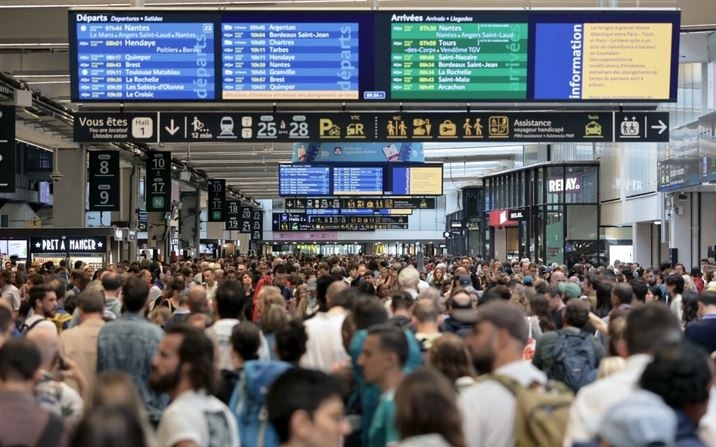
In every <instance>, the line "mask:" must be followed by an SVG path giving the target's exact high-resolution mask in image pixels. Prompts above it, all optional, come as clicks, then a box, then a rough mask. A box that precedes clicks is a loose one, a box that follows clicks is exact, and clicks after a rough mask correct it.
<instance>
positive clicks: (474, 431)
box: [458, 301, 572, 447]
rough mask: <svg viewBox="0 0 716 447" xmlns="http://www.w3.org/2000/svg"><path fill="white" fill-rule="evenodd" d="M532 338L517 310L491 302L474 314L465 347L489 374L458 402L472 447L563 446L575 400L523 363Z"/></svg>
mask: <svg viewBox="0 0 716 447" xmlns="http://www.w3.org/2000/svg"><path fill="white" fill-rule="evenodd" d="M528 335H529V328H528V326H527V321H526V320H525V317H524V314H523V313H522V311H521V310H520V309H519V308H518V307H517V306H515V305H514V304H510V303H507V302H503V301H493V302H489V303H487V304H485V305H483V306H481V307H480V311H479V312H478V313H477V314H476V322H475V324H474V325H473V327H472V331H471V333H470V335H468V337H467V339H466V341H467V344H468V347H469V349H470V351H471V353H472V356H473V361H474V363H475V367H476V368H477V369H478V370H480V371H488V372H489V374H488V375H487V376H485V377H483V378H482V379H480V380H478V382H477V383H476V384H474V385H472V386H470V387H469V388H467V389H465V390H464V391H463V392H462V393H461V394H460V396H459V398H458V406H459V408H460V410H461V413H462V416H463V430H464V432H465V439H466V440H467V441H468V443H467V445H468V446H469V447H492V446H514V445H520V446H522V445H535V446H537V445H539V446H555V445H560V444H561V441H562V436H563V434H564V427H565V425H566V420H567V416H568V414H569V405H570V403H571V401H572V395H571V393H570V392H569V391H567V390H566V388H564V387H563V388H561V389H560V388H559V387H556V388H554V389H552V385H551V384H550V383H548V380H547V376H546V375H545V374H544V373H543V372H542V371H540V370H539V369H537V368H536V367H534V366H533V365H532V364H531V363H529V362H527V361H525V360H522V351H523V350H524V347H525V345H526V344H527V338H528ZM540 413H541V414H540ZM528 414H529V417H528V416H527V415H528ZM540 433H543V434H545V435H542V436H540Z"/></svg>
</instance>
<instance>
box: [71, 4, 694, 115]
mask: <svg viewBox="0 0 716 447" xmlns="http://www.w3.org/2000/svg"><path fill="white" fill-rule="evenodd" d="M680 20H681V17H680V12H679V11H678V10H673V9H672V10H666V9H663V10H654V9H630V10H629V9H623V10H603V11H597V10H547V9H540V10H506V11H499V10H474V11H450V12H447V11H418V12H412V13H399V12H391V11H308V10H301V11H290V10H275V11H256V10H246V11H219V10H214V11H192V10H186V11H181V10H180V11H151V10H150V11H144V12H138V11H119V10H117V11H90V12H86V11H74V10H73V11H70V13H69V38H70V64H71V67H70V72H71V90H72V100H73V101H77V102H91V101H97V102H101V101H104V102H112V101H116V102H119V101H124V102H131V101H146V102H157V101H278V102H281V101H283V102H286V101H301V100H308V101H367V102H381V101H396V102H397V101H416V102H421V101H428V102H429V101H460V102H463V101H465V102H471V101H473V102H480V101H489V102H515V101H516V102H540V101H560V102H585V101H616V100H620V101H638V102H644V101H646V102H663V101H676V93H677V82H676V81H677V70H678V48H679V31H680Z"/></svg>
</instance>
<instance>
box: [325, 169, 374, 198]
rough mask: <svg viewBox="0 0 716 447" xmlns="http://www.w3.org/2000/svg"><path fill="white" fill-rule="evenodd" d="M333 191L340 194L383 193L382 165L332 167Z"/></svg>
mask: <svg viewBox="0 0 716 447" xmlns="http://www.w3.org/2000/svg"><path fill="white" fill-rule="evenodd" d="M333 193H334V194H335V195H337V196H341V195H371V194H377V195H382V194H383V167H382V166H371V167H346V166H341V167H335V168H333Z"/></svg>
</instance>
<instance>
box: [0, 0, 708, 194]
mask: <svg viewBox="0 0 716 447" xmlns="http://www.w3.org/2000/svg"><path fill="white" fill-rule="evenodd" d="M142 4H143V6H144V7H147V8H152V7H155V8H167V7H168V8H184V7H186V8H258V9H269V8H291V9H298V8H301V9H311V8H320V9H337V8H356V9H375V8H378V9H400V10H404V11H410V10H414V9H417V8H436V9H437V8H439V9H446V8H449V9H470V8H500V9H505V8H540V7H550V8H570V9H572V8H594V7H659V8H675V7H681V8H682V29H684V30H685V31H687V32H688V34H686V35H683V36H682V48H681V60H682V61H684V62H706V61H709V60H714V59H716V55H715V54H709V51H711V52H716V38H714V34H713V33H712V32H711V31H710V30H713V29H716V8H713V0H688V1H684V2H681V3H679V2H678V1H673V0H601V1H600V0H562V1H550V0H481V1H474V0H450V1H449V3H444V2H440V3H439V2H437V1H436V0H381V1H377V0H376V1H375V2H370V1H362V0H361V1H354V0H290V1H280V0H275V1H261V0H249V1H202V2H200V1H189V0H144V1H141V0H135V1H113V0H2V2H0V71H2V72H4V73H5V74H6V75H8V76H12V77H13V78H15V79H17V80H20V81H23V82H25V83H26V84H27V85H28V86H29V87H30V88H31V89H33V90H39V91H40V92H42V94H43V95H44V96H46V97H48V98H52V99H54V100H56V101H58V102H60V103H63V104H64V105H65V106H68V107H71V108H73V109H77V108H78V107H81V105H78V104H70V103H69V96H70V95H69V57H68V38H67V10H68V8H71V7H83V8H88V9H102V8H118V7H129V6H138V5H139V6H141V5H142ZM93 107H96V106H93ZM19 117H20V118H21V119H22V120H23V121H24V126H26V127H28V128H32V129H34V130H35V132H29V133H27V132H25V133H27V134H29V135H31V137H29V139H34V138H32V135H37V137H36V138H37V139H39V140H43V141H31V142H35V143H38V144H42V145H44V146H45V147H51V146H65V147H66V146H68V145H70V144H71V141H70V139H69V136H68V135H69V134H68V133H67V132H66V130H65V131H64V132H63V130H62V129H59V128H54V129H53V128H52V126H56V127H57V124H56V123H54V120H51V119H44V118H43V117H37V116H34V115H33V114H23V113H20V114H19ZM43 129H48V132H47V134H48V135H45V136H42V135H41V133H42V130H43ZM38 130H39V132H38ZM45 140H46V141H45ZM160 149H163V150H171V152H172V155H173V156H174V157H175V158H177V159H179V160H182V161H183V162H184V163H186V165H187V166H190V167H192V168H195V169H200V170H203V171H204V172H206V174H207V175H208V176H209V177H212V178H225V179H226V180H227V183H228V184H229V185H233V186H235V187H237V188H238V189H239V190H240V191H241V192H242V193H244V194H246V195H247V196H250V197H252V198H254V199H269V198H276V197H278V178H277V176H278V173H277V171H278V163H280V162H290V160H291V154H292V145H291V144H272V145H260V144H248V143H238V144H237V143H232V144H223V143H194V144H191V145H189V144H186V143H182V144H164V145H162V146H161V147H160ZM425 155H426V159H427V160H434V161H442V162H443V163H445V169H444V182H445V187H444V190H445V191H450V190H454V189H458V188H461V187H464V186H466V185H470V184H475V183H476V182H477V181H478V179H479V178H480V177H482V176H484V175H488V174H492V173H495V172H499V171H502V170H505V169H510V168H512V167H515V166H518V165H519V164H520V163H521V157H522V146H515V145H495V144H491V145H489V146H480V145H477V144H458V143H442V144H437V143H426V144H425Z"/></svg>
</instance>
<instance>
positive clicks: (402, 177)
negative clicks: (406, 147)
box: [390, 165, 443, 196]
mask: <svg viewBox="0 0 716 447" xmlns="http://www.w3.org/2000/svg"><path fill="white" fill-rule="evenodd" d="M392 179H393V182H392V189H391V192H390V193H391V194H392V195H397V196H403V195H405V196H412V195H416V196H420V195H425V196H440V195H442V193H443V167H442V165H440V166H426V167H393V168H392Z"/></svg>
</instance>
